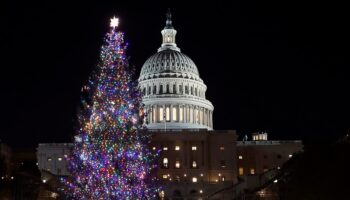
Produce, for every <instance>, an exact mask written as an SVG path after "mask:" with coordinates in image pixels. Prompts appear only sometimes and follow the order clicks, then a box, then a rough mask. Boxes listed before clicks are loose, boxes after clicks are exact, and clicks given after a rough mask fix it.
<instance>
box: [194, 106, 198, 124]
mask: <svg viewBox="0 0 350 200" xmlns="http://www.w3.org/2000/svg"><path fill="white" fill-rule="evenodd" d="M194 116H195V117H196V118H195V120H196V121H195V123H199V110H198V109H195V110H194Z"/></svg>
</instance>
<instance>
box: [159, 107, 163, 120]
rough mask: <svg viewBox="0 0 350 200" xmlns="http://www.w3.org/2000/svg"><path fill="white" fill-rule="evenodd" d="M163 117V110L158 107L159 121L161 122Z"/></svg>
mask: <svg viewBox="0 0 350 200" xmlns="http://www.w3.org/2000/svg"><path fill="white" fill-rule="evenodd" d="M163 117H164V108H163V107H160V108H159V121H163V119H164V118H163Z"/></svg>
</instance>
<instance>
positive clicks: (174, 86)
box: [173, 84, 176, 94]
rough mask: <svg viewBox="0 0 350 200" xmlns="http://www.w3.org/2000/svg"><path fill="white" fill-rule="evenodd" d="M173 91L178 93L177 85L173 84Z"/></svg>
mask: <svg viewBox="0 0 350 200" xmlns="http://www.w3.org/2000/svg"><path fill="white" fill-rule="evenodd" d="M173 93H174V94H176V85H175V84H174V85H173Z"/></svg>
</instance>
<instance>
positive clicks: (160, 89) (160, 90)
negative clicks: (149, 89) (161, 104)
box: [159, 85, 163, 94]
mask: <svg viewBox="0 0 350 200" xmlns="http://www.w3.org/2000/svg"><path fill="white" fill-rule="evenodd" d="M159 94H163V85H160V86H159Z"/></svg>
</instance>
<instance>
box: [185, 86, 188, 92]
mask: <svg viewBox="0 0 350 200" xmlns="http://www.w3.org/2000/svg"><path fill="white" fill-rule="evenodd" d="M185 94H188V86H187V85H186V86H185Z"/></svg>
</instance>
